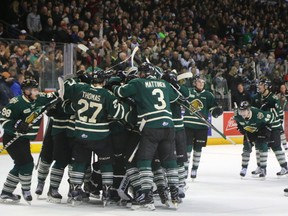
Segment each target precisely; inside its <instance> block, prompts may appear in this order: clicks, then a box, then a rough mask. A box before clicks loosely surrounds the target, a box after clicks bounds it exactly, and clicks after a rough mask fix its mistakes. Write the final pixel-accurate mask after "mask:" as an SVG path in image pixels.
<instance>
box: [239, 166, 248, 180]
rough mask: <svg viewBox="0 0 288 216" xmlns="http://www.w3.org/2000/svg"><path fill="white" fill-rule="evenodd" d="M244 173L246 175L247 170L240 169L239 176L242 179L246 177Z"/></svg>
mask: <svg viewBox="0 0 288 216" xmlns="http://www.w3.org/2000/svg"><path fill="white" fill-rule="evenodd" d="M246 173H247V168H242V169H241V171H240V176H241V177H242V178H243V177H245V176H246Z"/></svg>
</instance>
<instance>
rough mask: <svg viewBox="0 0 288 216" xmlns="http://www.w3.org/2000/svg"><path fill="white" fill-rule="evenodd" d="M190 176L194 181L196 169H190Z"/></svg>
mask: <svg viewBox="0 0 288 216" xmlns="http://www.w3.org/2000/svg"><path fill="white" fill-rule="evenodd" d="M190 177H191V178H192V181H194V180H195V179H196V177H197V170H194V169H192V170H191V175H190Z"/></svg>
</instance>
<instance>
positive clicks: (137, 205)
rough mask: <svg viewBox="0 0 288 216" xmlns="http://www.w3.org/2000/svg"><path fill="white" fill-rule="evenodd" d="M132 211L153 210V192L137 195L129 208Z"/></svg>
mask: <svg viewBox="0 0 288 216" xmlns="http://www.w3.org/2000/svg"><path fill="white" fill-rule="evenodd" d="M131 209H132V210H137V209H146V210H150V211H154V210H155V205H154V199H153V192H152V191H148V192H146V193H141V192H140V193H137V195H136V197H135V198H134V200H133V202H132V206H131Z"/></svg>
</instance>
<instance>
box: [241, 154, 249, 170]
mask: <svg viewBox="0 0 288 216" xmlns="http://www.w3.org/2000/svg"><path fill="white" fill-rule="evenodd" d="M241 156H242V167H243V168H247V167H248V164H249V161H250V152H247V151H245V150H244V151H243V153H242V154H241Z"/></svg>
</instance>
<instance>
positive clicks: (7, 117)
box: [0, 92, 57, 140]
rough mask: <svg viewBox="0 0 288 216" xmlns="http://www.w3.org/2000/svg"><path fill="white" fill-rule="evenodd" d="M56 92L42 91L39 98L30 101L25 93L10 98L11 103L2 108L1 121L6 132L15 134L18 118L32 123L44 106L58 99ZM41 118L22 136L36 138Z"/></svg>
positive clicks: (30, 138)
mask: <svg viewBox="0 0 288 216" xmlns="http://www.w3.org/2000/svg"><path fill="white" fill-rule="evenodd" d="M56 98H57V96H56V94H55V93H53V92H51V93H47V94H46V93H40V94H39V95H38V97H37V99H36V100H35V101H33V102H30V101H29V100H28V99H27V98H26V97H25V96H24V95H20V96H18V97H14V98H12V99H11V100H10V102H9V104H7V106H5V107H4V108H3V109H2V112H1V115H0V121H1V123H2V126H3V128H4V131H5V133H8V134H10V135H12V136H15V135H16V133H15V129H14V125H15V124H16V122H17V121H18V120H22V121H25V122H27V123H30V122H31V120H32V119H34V118H35V116H37V115H38V114H40V113H41V112H42V108H43V106H45V105H47V104H48V103H49V102H50V101H52V100H54V99H56ZM40 123H41V120H39V121H38V122H37V123H35V124H34V125H32V128H31V130H29V132H28V133H27V134H25V135H23V136H22V137H24V138H27V139H29V140H34V139H35V138H36V136H37V133H38V130H39V126H40Z"/></svg>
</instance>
